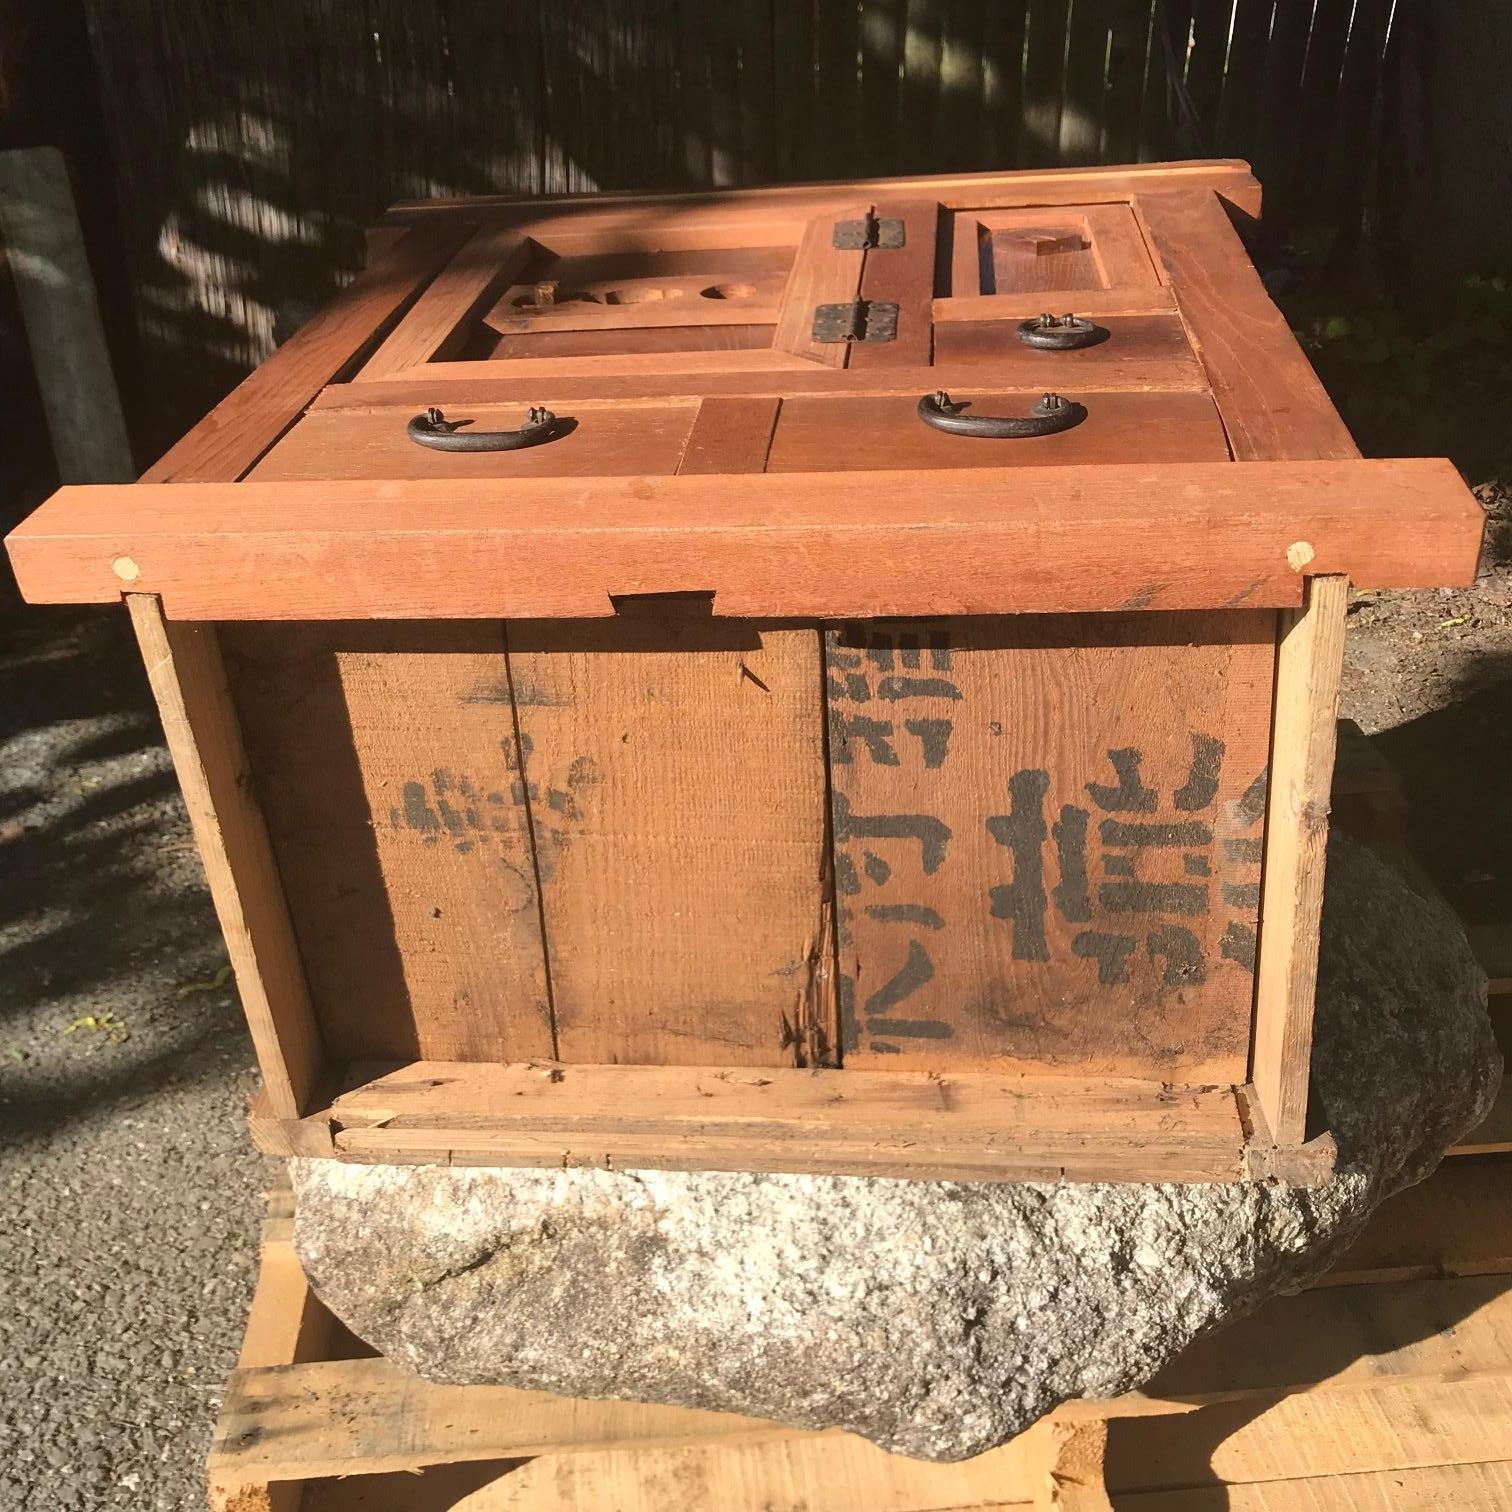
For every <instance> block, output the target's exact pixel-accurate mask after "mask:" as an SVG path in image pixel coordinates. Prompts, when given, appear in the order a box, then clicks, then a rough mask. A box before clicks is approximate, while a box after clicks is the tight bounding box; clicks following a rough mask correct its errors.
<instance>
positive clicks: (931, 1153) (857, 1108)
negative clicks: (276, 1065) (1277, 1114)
mask: <svg viewBox="0 0 1512 1512" xmlns="http://www.w3.org/2000/svg"><path fill="white" fill-rule="evenodd" d="M350 1070H351V1073H352V1075H354V1076H355V1075H358V1074H359V1068H356V1067H353V1068H350ZM252 1132H253V1137H254V1139H255V1140H256V1142H257V1144H258V1146H259V1147H260V1148H261V1149H263V1150H264V1151H265V1152H267V1153H268V1154H270V1155H285V1156H287V1155H292V1154H299V1155H326V1156H335V1157H337V1158H340V1159H346V1160H356V1161H379V1162H384V1163H405V1162H421V1163H425V1164H438V1165H509V1166H552V1167H554V1166H587V1165H592V1166H602V1167H607V1168H610V1169H613V1168H617V1167H630V1168H641V1169H653V1170H727V1171H804V1172H811V1173H816V1174H837V1175H847V1174H849V1175H854V1174H857V1173H861V1172H864V1173H865V1174H867V1175H871V1176H892V1177H913V1178H920V1179H926V1180H932V1181H942V1180H951V1181H1061V1180H1074V1181H1195V1182H1204V1181H1238V1180H1242V1179H1245V1178H1252V1177H1263V1176H1284V1177H1285V1178H1286V1179H1289V1180H1294V1181H1304V1182H1305V1181H1316V1180H1320V1179H1321V1178H1322V1177H1323V1176H1324V1175H1326V1173H1327V1172H1328V1171H1329V1170H1330V1169H1331V1168H1332V1164H1333V1156H1334V1150H1333V1143H1332V1141H1331V1139H1329V1138H1327V1137H1326V1136H1325V1137H1322V1138H1320V1139H1318V1140H1316V1141H1314V1142H1313V1144H1312V1145H1309V1146H1306V1147H1303V1148H1299V1149H1292V1150H1283V1149H1277V1148H1275V1147H1274V1145H1273V1144H1272V1143H1271V1141H1270V1140H1269V1138H1268V1137H1267V1135H1266V1133H1265V1121H1264V1119H1263V1117H1260V1116H1258V1114H1257V1112H1256V1109H1255V1107H1254V1100H1253V1094H1252V1092H1251V1091H1250V1090H1249V1089H1246V1088H1238V1087H1194V1088H1182V1087H1171V1086H1169V1085H1162V1084H1161V1083H1159V1082H1144V1081H1135V1080H1128V1079H1114V1078H1107V1077H1097V1078H1077V1077H1060V1076H1045V1077H1026V1076H1021V1075H1011V1074H1010V1075H994V1074H992V1073H991V1072H968V1073H952V1074H950V1075H938V1074H932V1073H925V1072H908V1071H857V1070H847V1071H839V1070H798V1069H793V1068H783V1067H770V1066H768V1067H739V1066H723V1067H713V1066H711V1067H688V1066H585V1065H566V1064H562V1063H558V1062H554V1061H533V1062H525V1063H518V1064H514V1065H497V1064H479V1063H473V1062H450V1061H415V1062H413V1063H411V1064H409V1065H406V1066H401V1067H400V1068H398V1069H397V1070H395V1071H391V1072H388V1073H386V1074H383V1075H379V1076H376V1077H374V1078H373V1079H372V1080H370V1081H366V1082H362V1083H361V1084H360V1085H358V1086H357V1087H355V1088H354V1089H353V1090H352V1091H349V1092H345V1093H342V1094H341V1095H340V1096H338V1097H336V1098H334V1099H333V1100H332V1101H331V1102H330V1104H329V1105H328V1106H325V1107H322V1108H320V1109H319V1110H317V1111H316V1112H314V1113H311V1114H310V1115H309V1116H308V1117H306V1118H303V1119H298V1120H292V1121H291V1120H286V1119H278V1118H275V1117H272V1116H271V1115H270V1114H268V1113H266V1112H259V1113H255V1114H254V1117H253V1119H252Z"/></svg>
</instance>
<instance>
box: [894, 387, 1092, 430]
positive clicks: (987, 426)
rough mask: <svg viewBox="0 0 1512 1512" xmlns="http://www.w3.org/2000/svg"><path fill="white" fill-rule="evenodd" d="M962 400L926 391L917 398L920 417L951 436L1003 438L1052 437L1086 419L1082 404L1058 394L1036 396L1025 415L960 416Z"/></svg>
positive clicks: (964, 406)
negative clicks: (922, 395)
mask: <svg viewBox="0 0 1512 1512" xmlns="http://www.w3.org/2000/svg"><path fill="white" fill-rule="evenodd" d="M965 408H966V405H965V404H964V403H961V404H957V403H956V402H955V401H954V400H953V399H951V397H950V395H949V394H946V393H936V394H925V395H924V397H923V398H922V399H920V400H919V419H921V420H922V421H923V422H924V423H925V425H932V426H933V427H934V428H935V429H936V430H942V431H948V432H949V433H950V434H951V435H952V436H985V437H992V438H996V439H1006V438H1013V437H1024V436H1053V435H1055V433H1056V432H1057V431H1064V430H1070V429H1071V427H1072V426H1074V425H1080V424H1081V423H1082V421H1083V420H1085V419H1086V418H1087V410H1086V406H1085V405H1081V404H1078V403H1077V402H1076V401H1075V400H1074V399H1062V398H1061V396H1060V395H1059V394H1046V395H1045V396H1044V397H1043V398H1041V399H1036V400H1035V402H1034V407H1033V408H1032V409H1031V410H1030V411H1029V413H1028V414H1027V415H963V414H962V413H961V411H962V410H963V409H965Z"/></svg>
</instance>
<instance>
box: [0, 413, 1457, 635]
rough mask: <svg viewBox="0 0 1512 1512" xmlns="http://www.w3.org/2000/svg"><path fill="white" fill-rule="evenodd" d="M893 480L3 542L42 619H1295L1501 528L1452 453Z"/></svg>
mask: <svg viewBox="0 0 1512 1512" xmlns="http://www.w3.org/2000/svg"><path fill="white" fill-rule="evenodd" d="M1136 397H1137V396H1136ZM919 428H920V429H921V430H922V429H924V427H919ZM778 429H779V433H780V430H781V426H780V425H779V428H778ZM1071 434H1074V432H1072V433H1071ZM779 439H780V434H779ZM1050 439H1052V440H1053V439H1056V438H1050ZM964 444H967V445H971V444H987V443H971V442H966V443H964ZM875 479H876V474H875V473H851V474H847V473H827V474H823V475H814V476H812V477H810V478H808V479H803V478H800V477H798V476H795V475H788V476H777V475H774V474H771V473H767V474H753V475H749V476H740V475H732V476H727V477H721V478H719V479H718V480H717V481H715V480H711V479H709V478H708V477H685V478H681V477H674V478H630V479H613V478H606V479H549V478H529V479H520V480H519V481H518V482H505V481H503V480H492V479H489V480H481V479H480V480H474V481H470V482H469V483H468V484H467V485H466V486H465V487H463V486H460V485H458V484H456V483H441V482H435V483H431V482H424V483H413V482H412V483H372V482H364V483H242V484H236V485H218V484H205V485H201V486H197V487H195V488H193V489H186V488H148V487H143V486H141V485H140V484H131V485H125V486H109V485H102V486H98V487H93V488H64V489H61V490H59V491H58V492H57V493H56V494H54V495H53V497H52V498H51V499H50V500H49V501H48V502H47V503H45V504H44V505H42V507H41V508H40V509H38V510H37V511H36V512H35V513H34V514H33V515H32V516H31V517H30V519H28V520H27V521H26V522H25V523H23V524H22V525H20V526H18V527H17V528H16V529H15V530H14V531H13V532H12V533H11V534H10V536H9V537H7V546H8V548H9V551H10V556H11V562H12V565H13V566H14V568H15V572H16V577H17V580H18V582H19V584H20V587H21V591H22V593H23V595H24V596H25V597H26V598H27V599H28V601H30V602H32V603H72V602H77V603H108V602H110V601H112V600H113V599H115V598H116V597H117V596H118V595H119V594H120V593H121V592H122V591H123V589H126V590H129V591H132V592H150V593H157V594H160V595H161V596H162V597H163V600H164V604H165V606H166V608H167V609H168V611H169V612H170V613H171V614H173V615H175V616H176V617H178V618H182V619H217V620H226V619H237V618H256V619H279V618H294V619H321V618H325V619H350V618H361V617H365V616H379V617H393V618H426V617H454V618H501V617H509V616H522V617H524V616H529V617H537V616H539V617H572V616H604V615H607V614H610V613H612V612H613V604H612V602H611V599H610V595H611V594H613V595H620V594H645V593H672V592H682V593H705V594H706V593H709V592H715V593H716V594H717V598H716V607H717V611H718V612H719V613H720V614H722V615H735V616H751V617H759V616H771V617H787V616H791V617H796V618H839V619H848V618H867V617H871V616H879V615H880V616H904V617H907V616H918V615H921V614H922V615H931V616H933V615H942V614H943V615H957V614H1016V613H1055V612H1079V611H1082V610H1100V609H1114V608H1119V607H1123V608H1133V607H1141V608H1150V609H1167V608H1223V607H1233V606H1234V605H1236V604H1239V603H1243V604H1244V605H1246V606H1247V607H1266V608H1273V607H1283V606H1291V605H1296V604H1299V603H1300V602H1301V597H1302V584H1303V575H1302V568H1304V567H1305V568H1306V569H1307V570H1308V571H1310V572H1315V573H1323V574H1338V575H1347V576H1348V577H1349V578H1350V579H1351V580H1352V581H1353V582H1354V583H1355V584H1356V585H1358V586H1360V587H1367V588H1372V587H1404V586H1423V587H1426V586H1440V585H1445V584H1467V583H1469V582H1470V581H1471V580H1472V578H1473V577H1474V573H1475V563H1476V556H1477V552H1478V550H1479V543H1480V534H1481V530H1482V527H1483V524H1484V519H1485V515H1484V511H1483V510H1482V509H1481V507H1480V505H1479V504H1478V503H1476V501H1475V499H1474V498H1473V496H1472V495H1471V494H1470V492H1469V491H1468V490H1467V489H1466V488H1465V486H1464V484H1463V483H1462V482H1461V481H1460V479H1459V475H1458V474H1457V473H1456V472H1455V471H1454V469H1453V468H1452V467H1451V466H1450V465H1449V464H1448V463H1447V462H1435V461H1409V460H1381V461H1375V460H1367V461H1354V462H1349V463H1329V462H1303V463H1266V464H1263V465H1262V464H1249V465H1246V464H1239V463H1186V464H1171V465H1165V466H1157V465H1152V464H1144V463H1141V464H1129V463H1121V464H1120V463H1107V464H1101V465H1098V466H1097V467H1095V468H1093V469H1089V470H1088V471H1087V472H1085V473H1082V474H1078V473H1077V472H1076V471H1075V470H1074V469H1070V468H1065V467H1016V468H1015V467H1007V468H1000V469H986V468H983V469H979V470H971V471H953V472H952V471H947V472H939V471H907V470H904V471H898V472H895V473H893V474H892V475H891V476H890V477H889V478H888V482H887V488H886V489H885V490H878V489H877V488H876V485H875ZM1309 550H1310V552H1311V560H1310V561H1307V560H1305V558H1306V556H1307V552H1308V551H1309ZM1294 564H1295V565H1294Z"/></svg>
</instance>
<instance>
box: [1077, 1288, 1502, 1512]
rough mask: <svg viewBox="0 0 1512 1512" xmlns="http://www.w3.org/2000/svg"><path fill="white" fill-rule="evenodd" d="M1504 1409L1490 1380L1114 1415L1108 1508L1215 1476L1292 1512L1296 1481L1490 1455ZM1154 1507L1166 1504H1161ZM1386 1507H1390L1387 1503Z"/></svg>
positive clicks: (1388, 1385)
mask: <svg viewBox="0 0 1512 1512" xmlns="http://www.w3.org/2000/svg"><path fill="white" fill-rule="evenodd" d="M1369 1289H1370V1288H1366V1290H1369ZM1509 1415H1512V1383H1509V1382H1508V1381H1507V1380H1506V1378H1505V1377H1501V1376H1497V1377H1492V1378H1487V1379H1481V1380H1456V1379H1452V1378H1451V1379H1447V1380H1444V1381H1415V1382H1402V1381H1396V1380H1390V1379H1387V1380H1383V1381H1382V1382H1380V1383H1379V1387H1378V1389H1365V1390H1359V1391H1313V1392H1302V1393H1298V1394H1296V1395H1292V1396H1287V1397H1284V1398H1282V1399H1281V1400H1279V1401H1275V1402H1270V1403H1265V1402H1259V1403H1257V1402H1255V1401H1246V1402H1237V1403H1234V1404H1231V1405H1225V1406H1214V1407H1205V1408H1203V1409H1201V1410H1200V1411H1198V1412H1194V1413H1188V1414H1186V1415H1185V1416H1167V1417H1159V1416H1151V1417H1144V1418H1137V1419H1136V1418H1130V1419H1122V1420H1119V1421H1116V1422H1113V1423H1110V1424H1109V1429H1108V1457H1107V1478H1108V1485H1109V1487H1110V1488H1111V1490H1112V1493H1113V1497H1114V1506H1115V1507H1116V1506H1118V1505H1119V1504H1120V1502H1121V1500H1122V1498H1123V1497H1124V1496H1126V1495H1127V1494H1129V1493H1130V1492H1131V1491H1135V1490H1139V1489H1156V1490H1159V1491H1160V1492H1161V1493H1162V1494H1164V1493H1165V1492H1166V1491H1168V1490H1169V1488H1172V1487H1181V1486H1188V1487H1198V1486H1201V1487H1211V1486H1213V1485H1215V1484H1218V1485H1223V1486H1226V1487H1228V1488H1230V1489H1231V1491H1233V1492H1237V1491H1238V1489H1239V1488H1241V1487H1255V1488H1257V1489H1258V1488H1259V1487H1262V1486H1264V1487H1267V1488H1269V1492H1270V1495H1271V1497H1272V1503H1271V1504H1272V1506H1273V1507H1276V1508H1277V1509H1278V1512H1279V1509H1282V1508H1284V1509H1285V1512H1292V1509H1293V1507H1294V1505H1295V1503H1293V1502H1291V1501H1289V1500H1288V1499H1287V1492H1288V1491H1289V1489H1290V1487H1291V1486H1292V1485H1294V1484H1295V1482H1296V1481H1297V1480H1298V1479H1299V1478H1304V1477H1305V1478H1313V1477H1323V1476H1330V1477H1332V1476H1353V1475H1358V1474H1370V1473H1377V1474H1380V1473H1385V1474H1389V1475H1391V1476H1393V1477H1396V1476H1400V1475H1402V1474H1403V1473H1404V1472H1409V1471H1412V1470H1417V1469H1431V1468H1434V1467H1436V1466H1441V1465H1454V1464H1478V1463H1484V1462H1486V1461H1491V1462H1495V1461H1496V1460H1497V1459H1498V1458H1499V1457H1500V1456H1502V1455H1504V1454H1505V1453H1506V1451H1507V1423H1508V1421H1509ZM1135 1505H1136V1506H1138V1505H1139V1503H1137V1502H1136V1503H1135ZM1155 1505H1156V1506H1159V1507H1161V1508H1162V1512H1164V1507H1163V1504H1162V1503H1160V1502H1156V1503H1155ZM1306 1505H1307V1504H1306V1503H1305V1502H1304V1503H1302V1506H1304V1507H1305V1506H1306ZM1324 1505H1325V1506H1326V1505H1327V1504H1326V1503H1325V1504H1324ZM1345 1505H1346V1506H1347V1505H1348V1503H1346V1504H1345ZM1366 1505H1367V1506H1369V1505H1370V1504H1369V1503H1368V1502H1367V1503H1366ZM1387 1505H1388V1506H1392V1508H1393V1512H1396V1508H1395V1506H1394V1504H1392V1503H1389V1502H1388V1503H1387ZM1409 1505H1410V1504H1409ZM1490 1505H1491V1506H1497V1505H1499V1504H1498V1503H1496V1502H1492V1503H1491V1504H1490ZM1145 1506H1146V1507H1148V1506H1149V1503H1148V1502H1146V1503H1145ZM1469 1507H1471V1508H1478V1504H1477V1503H1474V1502H1471V1503H1470V1504H1469ZM1141 1512H1143V1509H1141ZM1467 1512H1468V1508H1467Z"/></svg>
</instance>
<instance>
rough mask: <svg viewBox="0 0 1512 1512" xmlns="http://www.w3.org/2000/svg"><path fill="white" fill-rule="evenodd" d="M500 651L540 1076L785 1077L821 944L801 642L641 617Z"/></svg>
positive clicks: (812, 717) (523, 633)
mask: <svg viewBox="0 0 1512 1512" xmlns="http://www.w3.org/2000/svg"><path fill="white" fill-rule="evenodd" d="M509 647H510V663H511V667H512V669H513V676H514V681H515V691H516V702H517V711H518V719H519V727H520V738H521V742H522V746H523V748H524V751H525V760H524V772H525V779H526V783H527V790H528V791H529V793H530V794H531V816H532V823H533V826H534V831H535V836H536V847H537V855H538V857H539V862H540V869H541V878H542V902H543V909H544V916H545V923H546V934H547V942H548V950H549V954H550V962H551V981H552V994H553V1001H554V1003H555V1008H556V1015H557V1022H558V1035H559V1042H560V1046H561V1054H562V1056H563V1057H564V1058H565V1059H567V1060H572V1061H625V1062H637V1061H642V1062H654V1063H661V1064H690V1063H691V1064H695V1065H697V1064H711V1063H712V1064H748V1065H784V1064H788V1065H790V1064H792V1062H793V1055H794V1052H793V1050H792V1048H790V1044H789V1034H788V1032H787V1031H788V1030H791V1031H796V1029H797V1026H798V1025H799V1023H800V1021H801V1019H802V1018H803V1012H804V1004H805V1003H806V1001H807V1000H808V998H809V995H810V993H811V992H812V990H813V980H814V974H815V971H816V969H817V954H816V952H817V942H818V939H819V930H820V924H821V905H822V889H821V873H822V870H823V855H824V761H823V730H822V724H821V719H822V714H821V706H820V691H819V645H818V636H817V634H816V632H815V631H813V630H811V629H810V630H801V629H782V628H776V627H768V626H764V625H746V624H733V623H730V622H728V621H725V622H714V621H710V620H709V619H707V618H706V617H702V618H701V617H698V616H697V615H694V616H692V617H683V616H679V615H678V614H676V613H675V612H673V613H658V612H656V611H655V610H648V611H645V612H644V613H643V614H642V613H639V612H638V613H637V615H636V617H634V618H620V619H617V620H614V621H610V622H600V623H598V624H594V623H592V622H586V623H585V622H581V621H580V622H577V623H572V624H564V623H549V622H547V623H543V622H534V623H523V622H518V621H516V622H513V623H511V625H510V627H509ZM758 795H759V796H758ZM785 1026H786V1028H785Z"/></svg>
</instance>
